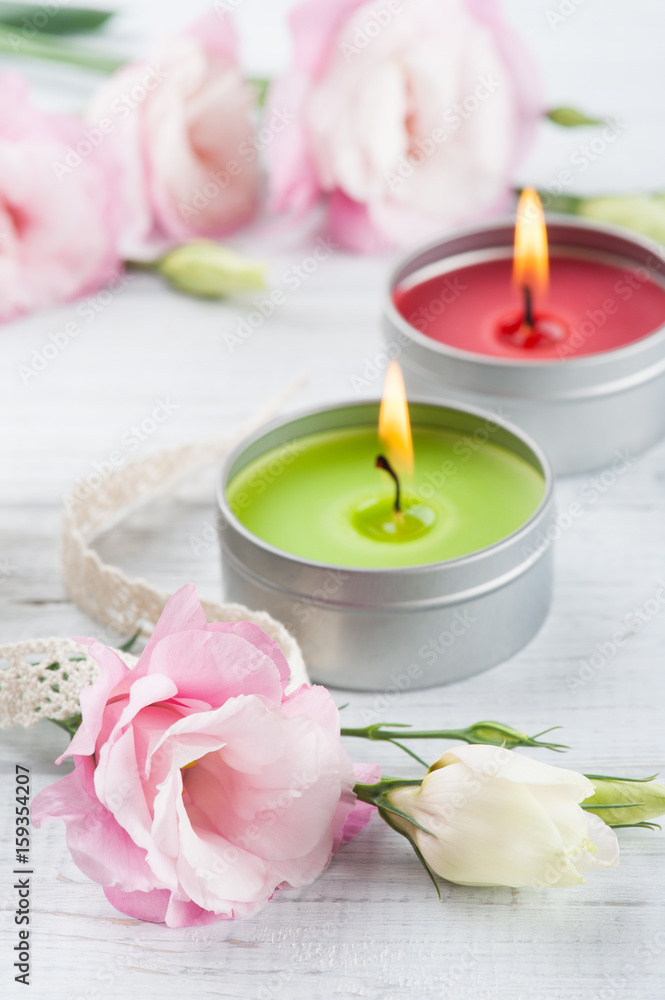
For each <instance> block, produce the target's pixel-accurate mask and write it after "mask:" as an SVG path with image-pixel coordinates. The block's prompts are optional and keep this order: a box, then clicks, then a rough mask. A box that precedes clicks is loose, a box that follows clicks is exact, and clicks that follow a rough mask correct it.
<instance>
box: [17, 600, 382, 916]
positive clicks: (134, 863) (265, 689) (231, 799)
mask: <svg viewBox="0 0 665 1000" xmlns="http://www.w3.org/2000/svg"><path fill="white" fill-rule="evenodd" d="M91 646H92V650H91V652H92V655H93V656H94V657H95V659H96V660H97V662H98V663H99V666H100V675H99V678H98V680H97V681H96V682H95V683H94V684H93V685H92V686H91V687H89V688H86V689H85V691H83V693H82V695H81V710H82V715H83V722H82V725H81V727H80V729H79V730H78V732H77V734H76V736H75V737H74V739H73V740H72V742H71V744H70V746H69V748H68V750H67V751H66V753H65V754H63V757H66V756H69V755H72V754H73V756H74V761H75V764H76V768H75V770H74V771H73V772H72V773H71V774H69V775H67V776H66V777H65V778H61V779H60V781H58V782H56V783H55V784H54V785H51V786H49V787H47V788H45V789H44V790H43V791H41V792H40V793H39V795H37V797H36V798H35V800H34V805H33V813H32V815H33V822H34V823H35V824H36V825H39V824H40V823H41V822H43V821H44V820H49V819H56V818H59V819H64V821H65V823H66V824H67V842H68V845H69V849H70V851H71V852H72V856H73V858H74V861H75V862H76V864H77V865H78V867H79V868H80V869H81V871H83V872H84V873H85V874H86V875H87V876H88V877H89V878H91V879H93V880H94V881H96V882H99V883H100V884H101V885H103V886H104V891H105V893H106V896H107V898H108V900H109V901H110V902H111V903H112V904H113V905H114V906H115V907H116V908H117V909H119V910H121V911H122V912H123V913H127V914H129V915H130V916H133V917H138V918H140V919H143V920H152V921H156V922H160V921H165V922H166V923H167V924H168V925H169V926H171V927H183V926H190V925H194V924H207V923H211V922H212V921H215V920H220V919H224V918H230V917H246V916H249V915H251V914H252V913H254V912H256V910H258V909H260V907H261V906H263V904H264V903H266V902H267V900H268V899H270V897H271V896H272V895H273V893H274V891H275V889H277V888H279V887H283V886H303V885H307V884H308V883H310V882H312V881H313V880H314V879H315V878H316V877H317V876H318V875H320V873H321V872H322V871H323V869H324V868H326V867H327V865H328V863H329V861H330V859H331V857H332V855H333V853H334V851H336V850H337V848H338V847H339V845H340V844H341V843H345V842H346V841H347V840H349V839H351V837H352V836H355V834H357V833H359V832H360V830H361V829H362V827H363V826H364V825H365V824H366V823H367V821H368V819H369V817H370V814H371V812H372V807H371V806H367V805H366V804H365V803H356V802H355V794H354V792H353V785H354V783H355V780H356V778H355V776H354V769H353V765H352V763H351V761H350V760H349V758H348V756H347V755H346V753H345V751H344V750H343V748H342V745H341V743H340V733H339V718H338V713H337V709H336V708H335V705H334V703H333V700H332V698H331V697H330V695H329V694H328V692H327V691H326V689H325V688H323V687H307V686H304V685H303V686H301V687H299V688H298V689H297V690H296V691H294V692H292V693H291V694H286V690H285V688H286V682H287V680H288V675H289V668H288V664H287V662H286V660H285V659H284V656H283V655H282V653H281V651H280V649H279V647H278V646H277V645H276V644H275V643H274V642H273V641H272V640H271V639H270V638H269V637H268V636H267V635H266V634H265V632H263V631H262V630H261V629H260V628H259V627H258V626H256V625H251V624H248V623H246V622H236V623H233V624H227V623H221V624H219V623H217V624H207V623H206V619H205V615H204V613H203V609H202V608H201V605H200V604H199V601H198V599H197V597H196V591H195V589H194V587H193V586H191V585H190V586H187V587H183V588H182V589H181V590H179V591H178V593H177V594H175V596H174V597H173V598H172V599H171V600H170V601H169V603H168V604H167V606H166V608H165V609H164V611H163V613H162V616H161V618H160V619H159V622H158V623H157V626H156V628H155V631H154V632H153V634H152V637H151V639H150V641H149V642H148V645H147V646H146V649H145V650H144V652H143V654H142V655H141V657H140V659H139V662H138V663H137V665H136V667H135V668H134V669H133V670H129V669H128V668H127V667H126V666H125V664H124V663H123V662H122V660H121V659H120V658H119V657H118V656H117V654H116V653H114V652H113V651H112V650H110V649H107V648H106V647H104V646H101V645H99V644H98V643H96V642H92V641H91ZM62 759H63V758H62V757H61V758H60V760H62ZM358 777H359V779H360V780H363V781H376V780H377V778H378V769H377V768H372V767H366V768H364V769H362V770H359V772H358Z"/></svg>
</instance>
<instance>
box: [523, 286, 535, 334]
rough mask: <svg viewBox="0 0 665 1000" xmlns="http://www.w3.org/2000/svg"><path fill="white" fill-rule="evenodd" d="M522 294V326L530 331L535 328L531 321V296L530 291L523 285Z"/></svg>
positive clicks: (532, 320)
mask: <svg viewBox="0 0 665 1000" xmlns="http://www.w3.org/2000/svg"><path fill="white" fill-rule="evenodd" d="M522 294H523V296H524V325H525V326H528V327H529V329H530V330H532V329H533V327H534V326H535V323H534V319H533V297H532V295H531V289H530V288H529V286H528V285H524V286H523V288H522Z"/></svg>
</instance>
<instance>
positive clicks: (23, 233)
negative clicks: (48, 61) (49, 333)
mask: <svg viewBox="0 0 665 1000" xmlns="http://www.w3.org/2000/svg"><path fill="white" fill-rule="evenodd" d="M79 144H87V145H85V146H84V147H82V148H85V149H88V150H89V151H90V155H87V156H85V157H81V156H79V155H78V154H73V152H72V151H73V150H75V148H76V146H77V145H79ZM72 155H74V157H75V160H71V157H72ZM68 159H70V163H74V162H75V164H76V165H75V166H71V165H70V166H68V165H67V162H66V161H67V160H68ZM115 223H116V218H115V202H114V197H113V177H112V170H111V167H110V165H109V162H108V160H107V159H106V157H104V156H102V155H100V154H99V153H98V151H97V150H93V147H92V146H91V144H90V143H88V142H87V140H86V138H85V133H84V129H83V125H82V124H81V122H80V121H78V120H77V119H75V118H70V117H67V116H64V115H52V114H45V113H43V112H41V111H38V110H37V109H36V108H34V107H32V106H31V105H30V103H29V101H28V93H27V87H26V85H25V83H24V81H23V80H22V79H21V77H19V76H18V75H16V74H14V73H3V74H1V75H0V319H1V320H7V319H11V318H12V317H14V316H18V315H21V314H22V313H26V312H30V311H31V310H34V309H39V308H41V307H43V306H48V305H51V304H52V303H55V302H68V301H69V300H70V299H74V298H76V297H77V296H79V295H83V294H85V293H87V292H91V291H94V290H95V289H97V288H99V287H100V286H102V285H104V284H106V283H107V282H108V281H109V279H110V278H111V277H113V275H114V274H115V273H117V270H118V268H119V266H120V263H119V261H118V259H117V256H116V253H115V239H116V224H115Z"/></svg>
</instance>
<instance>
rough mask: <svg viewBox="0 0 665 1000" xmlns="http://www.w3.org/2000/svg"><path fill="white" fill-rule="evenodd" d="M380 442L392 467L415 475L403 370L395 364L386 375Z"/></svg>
mask: <svg viewBox="0 0 665 1000" xmlns="http://www.w3.org/2000/svg"><path fill="white" fill-rule="evenodd" d="M379 440H380V441H381V443H382V444H383V445H384V447H385V449H386V451H387V452H388V455H389V457H390V461H391V463H392V465H394V466H396V468H397V469H398V470H399V471H400V472H403V473H412V472H413V439H412V436H411V421H410V419H409V405H408V403H407V401H406V390H405V388H404V379H403V378H402V370H401V368H400V366H399V365H398V364H397V362H396V361H391V362H390V365H389V366H388V371H387V373H386V381H385V385H384V388H383V397H382V399H381V408H380V410H379Z"/></svg>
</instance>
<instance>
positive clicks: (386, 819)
mask: <svg viewBox="0 0 665 1000" xmlns="http://www.w3.org/2000/svg"><path fill="white" fill-rule="evenodd" d="M379 816H380V817H381V819H382V820H383V821H384V823H387V824H388V826H389V827H390V828H391V829H392V830H395V832H396V833H399V834H400V836H401V837H404V838H405V839H406V840H408V842H409V843H410V844H411V847H412V848H413V852H414V854H415V855H416V857H417V858H418V861H420V863H421V865H422V866H423V868H424V869H425V871H426V872H427V874H428V875H429V877H430V879H431V882H432V885H433V886H434V888H435V889H436V894H437V896H438V897H439V899H441V890H440V889H439V884H438V882H437V881H436V877H435V875H434V872H433V871H432V869H431V868H430V866H429V865H428V864H427V862H426V861H425V858H424V857H423V855H422V852H421V850H420V848H419V847H418V845H417V844H416V842H415V840H414V839H413V837H412V836H411V834H410V833H407V831H406V830H402V828H401V827H399V826H397V824H396V823H393V822H392V820H391V819H390V816H389V815H388V814H386V812H385V810H383V809H379Z"/></svg>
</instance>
